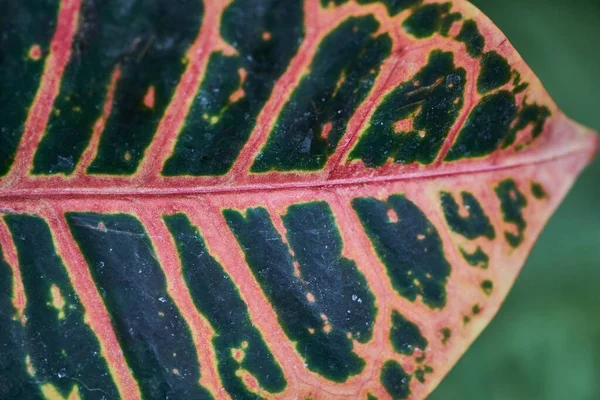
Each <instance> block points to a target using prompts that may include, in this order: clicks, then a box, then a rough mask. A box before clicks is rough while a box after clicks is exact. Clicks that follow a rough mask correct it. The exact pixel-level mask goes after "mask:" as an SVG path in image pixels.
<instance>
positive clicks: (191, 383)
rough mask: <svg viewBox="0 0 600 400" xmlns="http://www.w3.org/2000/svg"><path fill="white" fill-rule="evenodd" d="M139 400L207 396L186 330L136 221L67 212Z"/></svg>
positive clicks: (105, 215)
mask: <svg viewBox="0 0 600 400" xmlns="http://www.w3.org/2000/svg"><path fill="white" fill-rule="evenodd" d="M66 218H67V222H68V224H69V228H70V230H71V233H72V234H73V237H74V238H75V240H76V242H77V244H78V245H79V248H80V249H81V252H82V253H83V255H84V257H85V259H86V261H87V263H88V266H89V268H90V271H91V273H92V277H93V279H94V281H95V283H96V286H97V287H98V290H99V292H100V295H101V296H102V298H103V300H104V303H105V304H106V308H107V310H108V312H109V314H110V317H111V320H112V323H113V326H114V329H115V333H116V335H117V339H118V340H119V343H120V345H121V348H122V349H123V354H124V355H125V359H126V360H127V364H128V365H129V368H130V369H131V371H132V373H133V375H134V377H135V379H136V380H137V382H138V384H139V387H140V391H141V392H142V397H144V398H150V399H166V398H174V399H175V398H177V399H181V398H185V399H188V398H194V399H210V398H212V396H211V395H210V393H209V392H208V391H207V390H206V389H204V388H203V387H202V386H200V384H199V379H200V364H199V361H198V357H197V355H196V348H195V347H194V343H193V342H192V336H191V333H190V330H189V328H188V326H187V324H186V323H185V321H184V319H183V317H182V316H181V313H180V312H179V309H178V308H177V306H176V305H175V303H174V301H173V299H172V298H171V296H170V295H169V293H168V292H167V283H166V278H165V275H164V273H163V271H162V269H161V267H160V265H159V263H158V260H157V258H156V254H155V252H154V249H153V247H152V244H151V242H150V239H149V238H148V235H147V234H146V232H145V230H144V228H143V226H142V225H141V224H140V222H139V221H138V220H137V219H136V218H134V217H133V216H131V215H128V214H97V213H67V214H66Z"/></svg>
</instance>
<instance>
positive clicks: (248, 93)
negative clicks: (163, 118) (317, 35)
mask: <svg viewBox="0 0 600 400" xmlns="http://www.w3.org/2000/svg"><path fill="white" fill-rule="evenodd" d="M302 6H303V2H302V1H301V0H289V1H285V2H282V1H275V0H235V1H233V2H232V3H231V4H230V5H229V6H228V7H227V9H226V10H225V12H224V13H223V17H222V19H221V36H222V37H223V39H224V40H225V41H226V42H228V43H229V44H230V45H231V46H233V47H234V48H235V49H236V51H237V54H236V55H231V56H227V55H224V54H223V53H221V52H216V53H213V54H211V56H210V59H209V61H208V66H207V70H206V73H205V76H204V78H203V81H202V83H201V85H200V89H199V91H198V93H197V94H196V96H195V97H194V100H193V103H192V106H191V109H190V112H189V115H188V117H187V119H186V121H185V124H184V126H183V129H182V131H181V133H180V135H179V138H178V139H177V142H176V145H175V149H174V152H173V154H172V156H171V157H170V158H169V159H168V160H167V162H166V163H165V166H164V168H163V171H162V173H163V174H164V175H168V176H173V175H204V176H210V175H224V174H226V173H227V172H228V171H229V170H230V168H231V166H232V165H233V163H234V162H235V160H236V159H237V157H238V155H239V153H240V151H241V149H242V147H243V146H244V144H245V143H246V141H247V140H248V138H249V137H250V133H251V132H252V130H253V129H254V127H255V126H256V118H257V116H258V114H259V112H260V111H261V110H262V109H263V107H264V105H265V102H266V101H267V99H268V98H269V96H270V94H271V91H272V89H273V87H274V85H275V83H276V82H277V79H278V78H279V77H280V76H281V75H282V74H283V73H284V72H285V70H286V69H287V68H288V66H289V63H290V61H291V59H292V57H293V56H294V55H295V54H296V51H297V50H298V47H299V46H300V43H301V42H302V39H303V37H304V25H303V18H304V16H303V11H302Z"/></svg>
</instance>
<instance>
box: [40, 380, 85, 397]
mask: <svg viewBox="0 0 600 400" xmlns="http://www.w3.org/2000/svg"><path fill="white" fill-rule="evenodd" d="M41 389H42V394H43V395H44V397H45V398H46V399H49V400H81V395H80V394H79V387H78V386H77V385H73V388H72V389H71V393H69V395H68V396H67V397H66V398H65V397H62V395H61V394H60V392H59V391H58V390H57V389H56V388H55V387H54V385H52V384H50V383H46V384H44V385H42V387H41Z"/></svg>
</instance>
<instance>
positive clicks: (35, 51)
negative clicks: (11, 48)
mask: <svg viewBox="0 0 600 400" xmlns="http://www.w3.org/2000/svg"><path fill="white" fill-rule="evenodd" d="M29 58H30V59H31V60H33V61H38V60H39V59H40V58H42V49H41V48H40V45H39V44H37V43H36V44H34V45H33V46H31V47H30V48H29Z"/></svg>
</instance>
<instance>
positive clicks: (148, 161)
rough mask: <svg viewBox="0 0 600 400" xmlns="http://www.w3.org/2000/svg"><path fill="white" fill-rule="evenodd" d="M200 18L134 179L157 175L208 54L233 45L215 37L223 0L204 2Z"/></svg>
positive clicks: (203, 71) (218, 27) (176, 133)
mask: <svg viewBox="0 0 600 400" xmlns="http://www.w3.org/2000/svg"><path fill="white" fill-rule="evenodd" d="M204 4H205V10H204V17H203V18H202V26H201V28H200V32H199V33H198V36H197V38H196V40H195V42H194V44H193V45H192V47H191V48H190V49H189V51H188V54H187V58H188V60H189V64H188V66H187V68H186V70H185V72H184V73H183V75H182V77H181V80H180V81H179V83H178V85H177V89H176V90H175V94H174V95H173V98H172V99H171V102H170V103H169V106H168V107H167V110H166V111H165V114H164V116H163V118H162V119H161V121H160V124H159V125H158V128H157V130H156V135H155V137H154V140H153V141H152V143H151V144H150V146H149V147H148V149H147V150H146V152H145V156H144V161H143V162H142V165H141V168H140V172H139V173H138V174H137V176H136V179H137V180H145V179H148V178H155V179H159V178H160V171H161V169H162V167H163V165H164V163H165V161H166V160H167V158H168V157H169V155H170V154H171V152H172V151H173V148H174V146H175V143H176V140H177V138H178V133H179V132H180V131H181V129H182V127H183V125H184V124H185V119H186V117H187V115H188V113H189V110H190V107H191V105H192V102H193V101H194V96H195V95H196V92H197V91H198V88H199V86H200V83H201V81H202V78H203V77H204V75H205V73H206V66H207V64H208V59H209V57H210V55H211V54H212V53H213V52H215V51H218V50H222V51H225V52H227V53H233V52H235V50H234V49H233V47H231V46H229V45H228V44H226V43H225V42H224V41H223V40H222V39H221V37H220V36H219V31H220V27H221V24H220V21H221V15H222V13H223V11H224V10H225V7H226V6H228V5H229V3H228V2H227V1H217V2H210V1H209V2H205V3H204Z"/></svg>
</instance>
